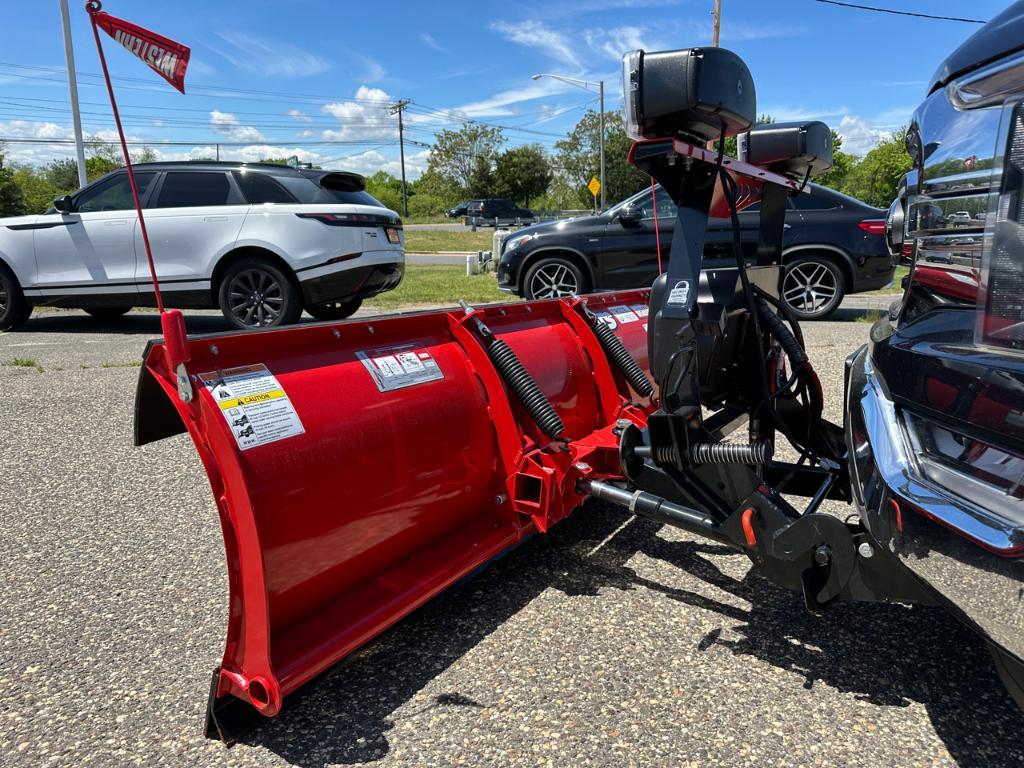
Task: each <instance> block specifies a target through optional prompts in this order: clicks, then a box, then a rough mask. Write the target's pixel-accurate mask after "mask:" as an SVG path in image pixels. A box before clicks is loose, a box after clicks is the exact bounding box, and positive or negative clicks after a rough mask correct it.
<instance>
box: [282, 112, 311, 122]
mask: <svg viewBox="0 0 1024 768" xmlns="http://www.w3.org/2000/svg"><path fill="white" fill-rule="evenodd" d="M288 116H289V117H294V118H295V119H296V120H298V121H299V122H300V123H312V122H313V118H312V117H310V116H309V115H307V114H306V113H305V112H303V111H302V110H301V109H289V110H288Z"/></svg>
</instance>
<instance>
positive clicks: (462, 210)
mask: <svg viewBox="0 0 1024 768" xmlns="http://www.w3.org/2000/svg"><path fill="white" fill-rule="evenodd" d="M468 206H469V201H468V200H463V201H462V202H461V203H458V204H457V205H453V206H452V207H451V208H445V209H444V215H445V216H446V217H447V218H449V219H458V218H460V217H462V216H465V215H466V208H467V207H468Z"/></svg>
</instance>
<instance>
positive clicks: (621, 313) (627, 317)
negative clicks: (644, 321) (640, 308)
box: [608, 307, 640, 325]
mask: <svg viewBox="0 0 1024 768" xmlns="http://www.w3.org/2000/svg"><path fill="white" fill-rule="evenodd" d="M608 311H609V312H611V313H612V314H613V315H615V319H616V320H618V321H619V322H620V323H622V324H623V325H625V324H626V323H635V322H636V321H637V320H639V319H640V318H639V317H637V315H636V312H634V311H633V310H632V309H630V308H629V307H611V308H609V310H608Z"/></svg>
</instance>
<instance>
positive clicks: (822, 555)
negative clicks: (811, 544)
mask: <svg viewBox="0 0 1024 768" xmlns="http://www.w3.org/2000/svg"><path fill="white" fill-rule="evenodd" d="M831 559H832V550H831V549H829V547H828V544H822V545H821V546H820V547H818V548H817V549H816V550H814V562H815V563H817V564H818V565H828V562H829V560H831Z"/></svg>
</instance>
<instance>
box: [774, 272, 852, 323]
mask: <svg viewBox="0 0 1024 768" xmlns="http://www.w3.org/2000/svg"><path fill="white" fill-rule="evenodd" d="M845 294H846V279H845V278H844V277H843V271H842V270H841V269H840V268H839V267H838V266H837V265H836V264H835V263H834V262H832V261H829V260H828V259H823V258H821V257H816V256H804V257H801V258H798V259H794V260H793V261H791V262H789V263H788V264H786V273H785V275H783V277H782V299H783V301H785V302H786V305H787V306H788V307H789V308H790V309H791V310H793V314H795V315H796V316H797V317H798V318H800V319H801V320H821V319H822V318H824V317H827V316H828V315H830V314H832V313H833V312H835V311H836V309H838V308H839V305H840V304H842V303H843V296H844V295H845Z"/></svg>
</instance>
